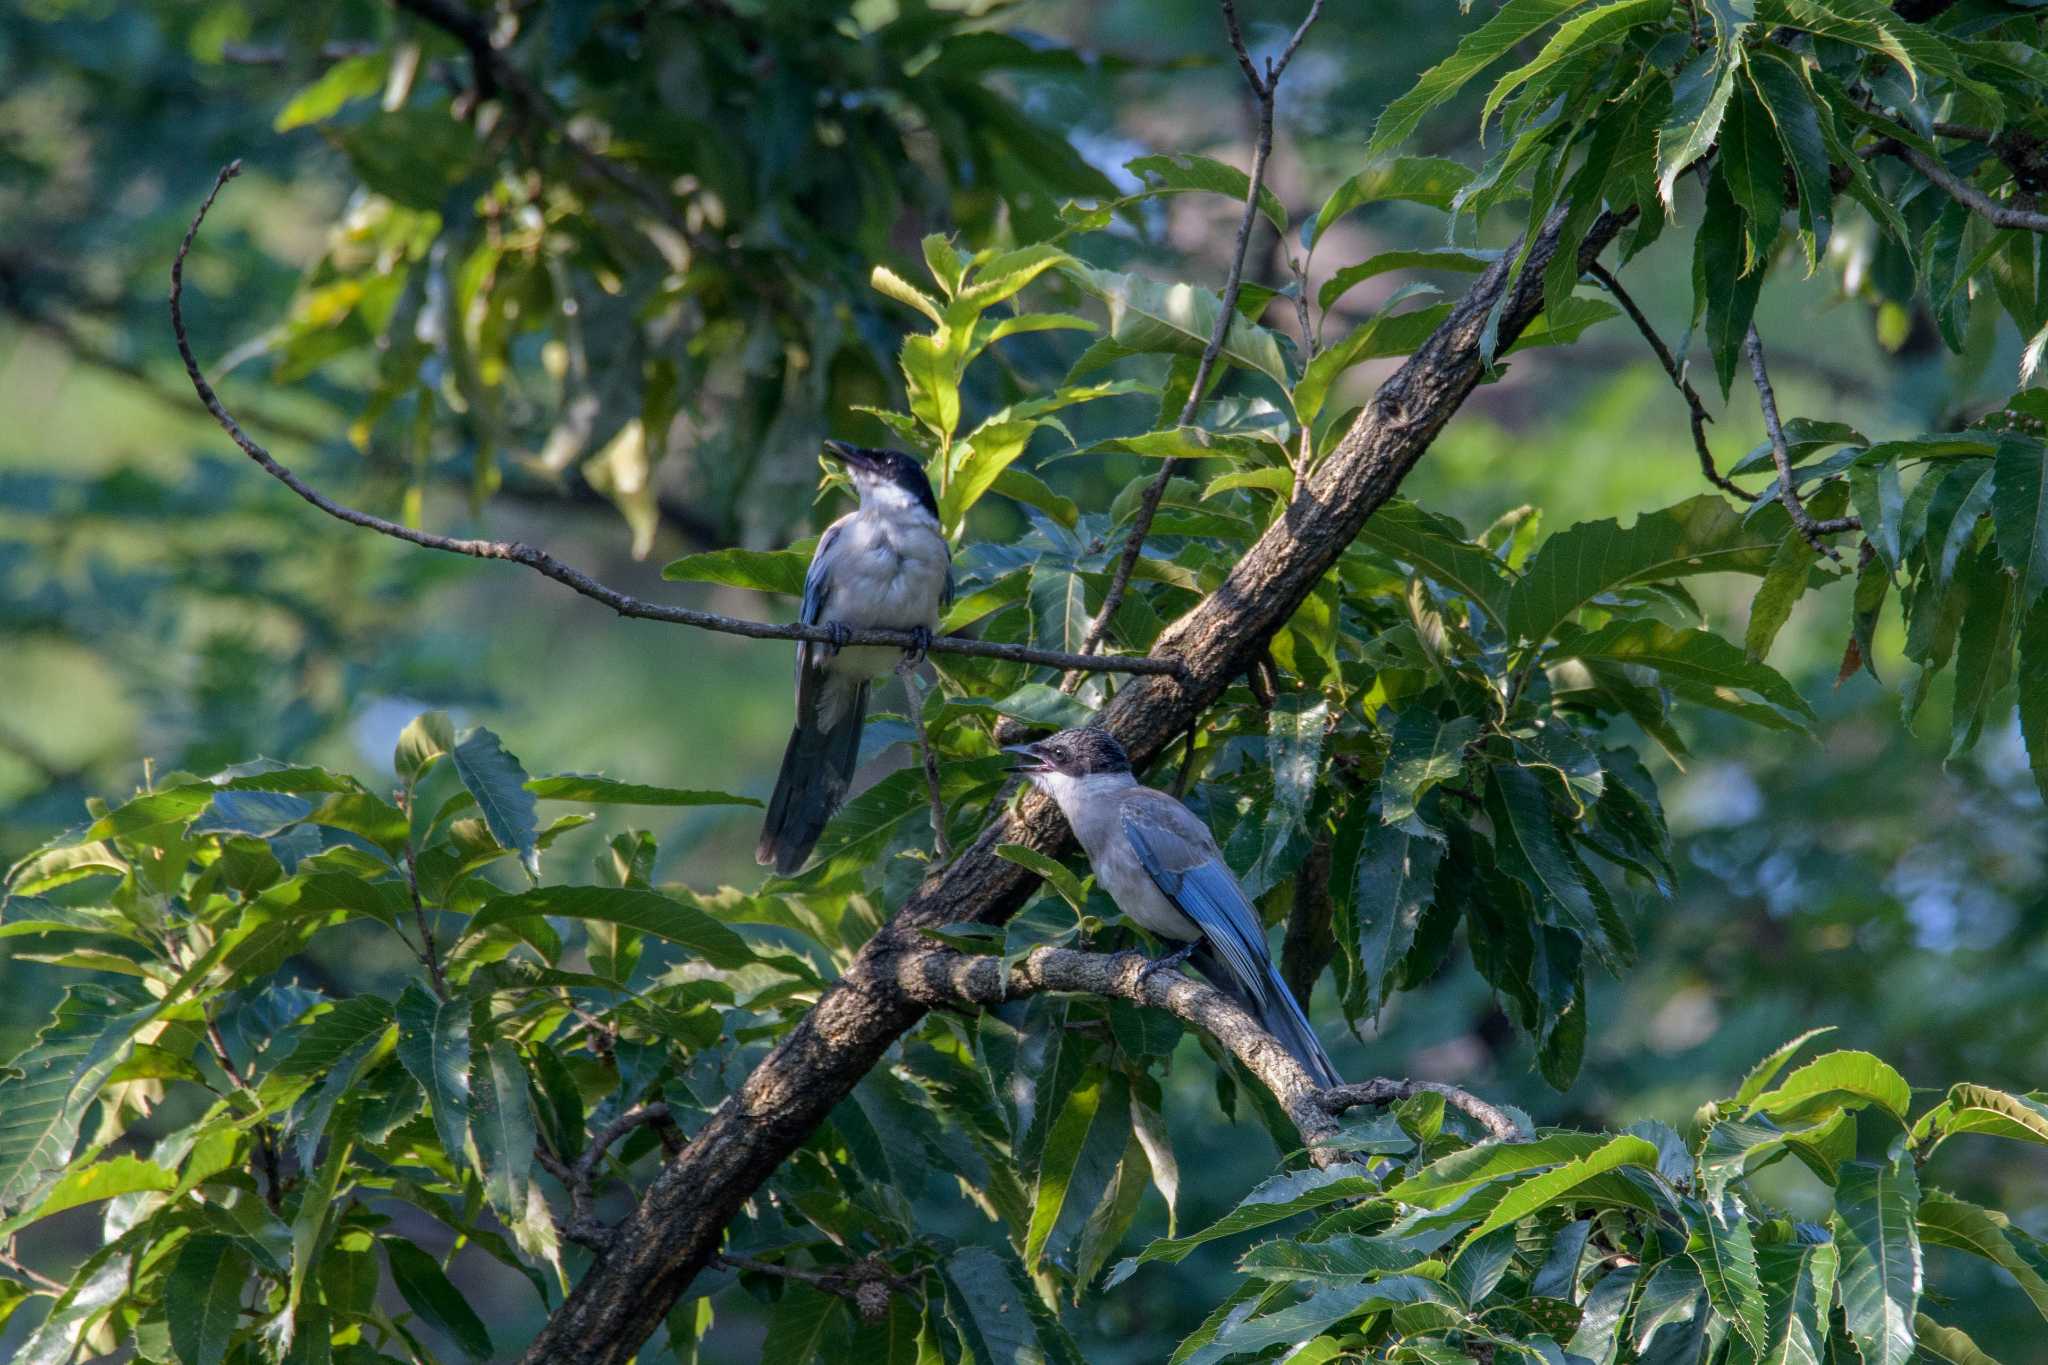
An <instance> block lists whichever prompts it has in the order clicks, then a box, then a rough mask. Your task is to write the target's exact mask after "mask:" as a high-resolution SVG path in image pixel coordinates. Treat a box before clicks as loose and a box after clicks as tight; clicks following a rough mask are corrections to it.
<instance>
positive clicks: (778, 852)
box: [754, 683, 868, 877]
mask: <svg viewBox="0 0 2048 1365" xmlns="http://www.w3.org/2000/svg"><path fill="white" fill-rule="evenodd" d="M867 714H868V686H867V684H866V683H860V684H858V685H857V690H856V691H855V693H854V696H853V698H852V701H851V703H850V704H848V705H846V706H844V707H842V708H840V711H839V719H838V720H837V721H835V722H834V723H833V724H831V725H829V726H817V725H808V724H806V723H805V721H804V720H803V718H802V717H801V716H800V717H798V719H797V723H796V726H795V728H793V729H792V730H791V731H790V732H789V747H787V748H786V749H784V750H783V751H782V771H781V773H779V774H778V775H777V776H776V779H775V794H774V795H773V796H771V797H769V798H768V815H767V817H766V818H765V819H763V820H762V822H761V842H760V843H759V844H758V845H757V846H756V847H755V849H754V858H755V860H756V861H757V862H760V863H762V864H773V865H774V868H775V871H776V872H777V873H778V874H780V875H782V876H785V877H786V876H788V875H789V874H790V873H792V872H794V871H796V870H797V869H798V868H800V867H802V866H803V865H804V861H805V860H806V859H807V858H809V857H810V856H811V850H812V849H813V848H815V847H816V846H817V843H818V836H819V835H821V834H823V833H824V832H825V826H826V824H827V823H828V822H829V821H830V820H831V819H832V816H833V814H834V813H835V812H836V811H837V810H838V809H839V803H840V802H842V801H844V800H845V799H846V789H847V787H848V785H850V784H851V783H852V781H853V770H854V768H855V766H857V765H858V763H859V761H860V731H861V725H862V723H863V722H865V721H866V719H867Z"/></svg>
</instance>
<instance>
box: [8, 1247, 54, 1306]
mask: <svg viewBox="0 0 2048 1365" xmlns="http://www.w3.org/2000/svg"><path fill="white" fill-rule="evenodd" d="M9 1245H10V1246H11V1245H12V1243H11V1242H10V1243H9ZM0 1267H4V1268H6V1269H8V1270H11V1271H13V1272H14V1273H15V1274H17V1275H19V1276H21V1277H22V1278H23V1279H25V1280H27V1281H28V1282H29V1283H31V1284H33V1285H35V1287H36V1288H38V1289H42V1290H46V1291H48V1292H49V1293H52V1294H61V1293H63V1292H64V1288H65V1286H64V1285H63V1284H62V1283H61V1282H59V1281H57V1280H53V1279H51V1278H50V1277H49V1276H48V1275H45V1274H43V1272H42V1271H40V1270H36V1269H33V1268H31V1267H29V1266H26V1265H23V1264H22V1263H21V1262H20V1261H18V1260H16V1259H15V1258H14V1257H13V1255H11V1254H10V1253H9V1252H7V1251H0Z"/></svg>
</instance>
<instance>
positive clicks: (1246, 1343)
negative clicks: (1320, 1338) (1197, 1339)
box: [1187, 1275, 1453, 1365]
mask: <svg viewBox="0 0 2048 1365" xmlns="http://www.w3.org/2000/svg"><path fill="white" fill-rule="evenodd" d="M1452 1302H1453V1301H1452V1299H1451V1297H1450V1295H1449V1294H1447V1293H1446V1292H1445V1291H1444V1290H1443V1289H1442V1288H1441V1287H1440V1286H1439V1285H1438V1284H1437V1282H1436V1281H1434V1280H1431V1279H1426V1278H1424V1277H1423V1276H1420V1275H1388V1276H1386V1277H1384V1278H1382V1279H1378V1280H1374V1281H1372V1282H1371V1283H1369V1284H1347V1285H1331V1286H1329V1287H1328V1288H1324V1289H1318V1290H1316V1291H1315V1292H1314V1293H1313V1294H1310V1295H1309V1296H1308V1297H1307V1298H1305V1299H1303V1300H1302V1301H1301V1302H1299V1303H1294V1304H1289V1305H1288V1306H1287V1307H1285V1308H1282V1309H1280V1310H1279V1311H1278V1312H1275V1313H1268V1314H1266V1315H1265V1316H1263V1317H1253V1318H1246V1319H1245V1320H1243V1321H1241V1322H1235V1323H1231V1324H1229V1325H1227V1326H1225V1327H1224V1328H1223V1330H1221V1331H1220V1332H1218V1333H1217V1334H1216V1337H1215V1340H1214V1341H1213V1342H1212V1343H1210V1344H1209V1345H1208V1346H1206V1347H1203V1348H1202V1349H1201V1350H1199V1351H1196V1352H1195V1353H1193V1354H1192V1355H1190V1356H1188V1357H1187V1365H1209V1363H1210V1362H1212V1361H1218V1360H1223V1359H1226V1358H1228V1357H1230V1356H1236V1355H1244V1354H1248V1353H1250V1352H1254V1351H1262V1350H1264V1349H1265V1348H1266V1347H1268V1346H1274V1345H1278V1344H1279V1343H1281V1342H1283V1341H1284V1342H1300V1341H1306V1340H1308V1339H1309V1338H1310V1337H1313V1336H1315V1335H1317V1334H1318V1333H1320V1332H1322V1331H1324V1330H1326V1329H1327V1328H1329V1327H1331V1326H1333V1325H1335V1324H1336V1323H1339V1322H1342V1321H1344V1320H1345V1319H1346V1318H1351V1317H1356V1316H1358V1315H1359V1314H1361V1313H1377V1312H1383V1311H1385V1310H1387V1309H1393V1308H1402V1307H1405V1306H1407V1305H1410V1304H1423V1303H1433V1304H1444V1305H1447V1306H1449V1305H1451V1304H1452ZM1297 1358H1298V1357H1297Z"/></svg>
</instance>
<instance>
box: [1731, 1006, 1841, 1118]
mask: <svg viewBox="0 0 2048 1365" xmlns="http://www.w3.org/2000/svg"><path fill="white" fill-rule="evenodd" d="M1834 1031H1835V1026H1834V1025H1833V1024H1823V1025H1821V1027H1819V1028H1811V1029H1808V1030H1807V1031H1806V1032H1804V1033H1802V1034H1800V1035H1799V1036H1798V1037H1797V1038H1794V1039H1793V1040H1792V1041H1791V1042H1789V1043H1786V1044H1785V1045H1784V1046H1782V1047H1780V1048H1778V1049H1776V1050H1775V1051H1773V1052H1771V1053H1770V1054H1768V1055H1767V1056H1765V1057H1764V1058H1763V1060H1761V1061H1759V1062H1758V1063H1757V1064H1756V1065H1755V1066H1753V1067H1751V1068H1750V1069H1749V1074H1748V1075H1746V1076H1744V1077H1743V1078H1742V1084H1741V1085H1740V1086H1739V1087H1737V1089H1736V1091H1735V1102H1736V1103H1737V1104H1748V1103H1750V1102H1751V1101H1753V1100H1755V1099H1756V1097H1757V1096H1758V1095H1761V1094H1763V1093H1764V1087H1766V1086H1768V1085H1769V1084H1770V1083H1771V1082H1772V1081H1774V1080H1776V1079H1777V1078H1778V1073H1779V1072H1780V1071H1782V1070H1784V1069H1785V1063H1787V1062H1789V1061H1791V1060H1792V1058H1793V1057H1794V1056H1796V1055H1798V1052H1799V1049H1801V1048H1803V1047H1805V1046H1806V1045H1807V1044H1808V1043H1810V1042H1812V1041H1813V1040H1814V1039H1816V1038H1819V1037H1821V1036H1823V1035H1824V1034H1829V1033H1833V1032H1834Z"/></svg>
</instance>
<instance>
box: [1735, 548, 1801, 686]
mask: <svg viewBox="0 0 2048 1365" xmlns="http://www.w3.org/2000/svg"><path fill="white" fill-rule="evenodd" d="M1819 557H1820V556H1819V555H1818V554H1817V553H1816V552H1815V550H1814V548H1813V545H1812V544H1811V543H1810V542H1809V541H1808V540H1807V539H1806V537H1805V536H1803V535H1801V534H1799V532H1797V531H1790V532H1787V533H1786V535H1785V538H1784V539H1783V540H1781V541H1779V542H1778V549H1777V552H1776V553H1775V554H1773V555H1772V556H1771V565H1770V567H1769V568H1768V569H1766V570H1765V571H1764V581H1763V582H1762V583H1760V584H1759V585H1757V590H1756V597H1755V598H1754V599H1752V600H1751V602H1750V604H1749V626H1748V628H1747V630H1746V631H1745V632H1744V635H1743V650H1744V652H1745V653H1746V654H1747V655H1748V656H1749V659H1750V662H1752V663H1761V662H1763V659H1764V656H1766V655H1767V654H1769V653H1770V652H1771V644H1772V642H1773V641H1775V640H1776V639H1777V638H1778V632H1779V631H1780V630H1782V629H1784V626H1785V623H1786V622H1787V621H1789V620H1791V619H1792V608H1793V607H1794V606H1795V605H1797V604H1798V601H1799V599H1800V598H1801V597H1803V596H1805V594H1806V585H1807V582H1808V581H1809V580H1810V579H1811V578H1812V577H1813V565H1814V561H1815V560H1817V559H1818V558H1819Z"/></svg>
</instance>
